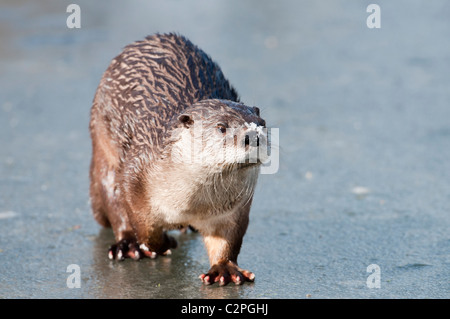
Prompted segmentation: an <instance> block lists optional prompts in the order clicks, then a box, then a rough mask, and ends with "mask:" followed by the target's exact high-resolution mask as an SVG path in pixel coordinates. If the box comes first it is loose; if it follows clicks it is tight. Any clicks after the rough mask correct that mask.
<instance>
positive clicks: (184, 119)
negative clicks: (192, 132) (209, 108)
mask: <svg viewBox="0 0 450 319" xmlns="http://www.w3.org/2000/svg"><path fill="white" fill-rule="evenodd" d="M178 121H180V123H182V124H183V125H184V126H185V127H189V126H191V125H192V124H194V120H193V119H192V117H191V116H190V115H188V114H181V115H180V116H178Z"/></svg>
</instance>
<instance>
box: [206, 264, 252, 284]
mask: <svg viewBox="0 0 450 319" xmlns="http://www.w3.org/2000/svg"><path fill="white" fill-rule="evenodd" d="M199 278H200V280H201V281H203V283H205V284H206V285H210V284H213V283H215V282H219V285H220V286H225V285H227V284H228V283H230V282H234V283H235V284H236V285H242V284H243V283H244V282H245V281H250V282H253V281H254V280H255V274H254V273H252V272H250V271H248V270H244V269H242V268H239V267H238V265H237V264H236V263H234V262H232V261H228V262H225V263H219V264H215V265H213V266H212V267H211V269H210V270H209V271H208V273H206V274H201V275H200V276H199Z"/></svg>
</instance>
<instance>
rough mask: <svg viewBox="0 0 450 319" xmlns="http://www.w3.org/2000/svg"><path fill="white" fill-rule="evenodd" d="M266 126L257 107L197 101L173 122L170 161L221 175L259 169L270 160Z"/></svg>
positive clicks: (170, 133) (224, 101)
mask: <svg viewBox="0 0 450 319" xmlns="http://www.w3.org/2000/svg"><path fill="white" fill-rule="evenodd" d="M265 126H266V123H265V121H264V120H263V119H262V118H261V117H260V111H259V109H258V108H257V107H249V106H246V105H244V104H242V103H237V102H231V101H228V100H218V99H212V100H203V101H200V102H197V103H195V104H193V105H192V106H190V107H188V108H187V109H185V110H184V111H183V113H182V114H179V115H178V116H176V118H174V119H173V120H172V123H171V128H170V129H169V132H168V134H169V136H170V137H171V138H170V140H171V143H170V147H171V150H170V153H171V159H172V161H173V162H175V163H180V164H185V165H190V166H193V167H197V168H201V169H208V171H210V172H218V173H221V172H223V171H232V170H243V169H249V168H258V167H259V165H260V164H261V163H262V162H264V161H265V160H266V159H267V134H266V133H267V132H266V128H265Z"/></svg>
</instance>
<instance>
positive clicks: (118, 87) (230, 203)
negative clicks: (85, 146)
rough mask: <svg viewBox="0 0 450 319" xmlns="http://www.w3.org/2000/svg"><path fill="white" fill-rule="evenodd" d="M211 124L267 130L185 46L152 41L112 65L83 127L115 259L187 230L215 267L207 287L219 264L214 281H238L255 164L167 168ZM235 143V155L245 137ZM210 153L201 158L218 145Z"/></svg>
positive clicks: (207, 62) (169, 38)
mask: <svg viewBox="0 0 450 319" xmlns="http://www.w3.org/2000/svg"><path fill="white" fill-rule="evenodd" d="M218 122H220V123H222V122H226V123H229V124H230V126H239V125H243V123H251V122H253V123H256V124H258V125H261V126H265V122H264V120H262V119H261V118H260V117H259V109H258V108H255V107H253V108H251V107H247V106H245V105H244V104H241V103H239V101H238V96H237V94H236V91H235V90H234V89H233V88H232V87H231V85H230V84H229V83H228V81H227V80H226V79H225V77H224V76H223V74H222V72H221V70H220V68H219V67H218V65H217V64H215V63H214V62H213V61H212V60H211V59H210V58H209V57H208V56H207V55H206V54H205V53H204V52H203V51H201V50H200V49H198V48H197V47H196V46H194V45H193V44H192V43H191V42H190V41H189V40H187V39H186V38H184V37H181V36H178V35H174V34H168V35H154V36H150V37H147V38H146V39H145V40H143V41H138V42H135V43H133V44H131V45H129V46H127V47H126V48H125V49H124V51H123V52H122V53H121V54H120V55H118V56H117V57H116V58H114V59H113V61H112V62H111V64H110V66H109V67H108V69H107V70H106V72H105V73H104V75H103V77H102V79H101V81H100V85H99V87H98V89H97V92H96V95H95V98H94V102H93V106H92V109H91V122H90V131H91V137H92V146H93V154H92V161H91V168H90V178H91V186H90V196H91V202H92V210H93V214H94V217H95V219H96V220H97V221H98V222H99V223H100V224H101V225H102V226H105V227H108V226H111V227H112V229H113V231H114V235H115V237H116V241H117V244H116V246H114V247H113V248H112V250H114V251H113V252H112V254H113V255H116V254H117V252H118V251H120V254H122V253H125V254H128V256H130V257H133V256H141V255H142V253H144V254H146V255H149V254H150V253H149V252H156V253H159V254H161V253H164V252H165V251H167V250H168V249H170V248H174V247H175V246H176V243H175V241H174V240H173V239H172V238H170V237H169V236H167V235H166V234H165V230H167V229H172V228H176V227H180V226H187V225H192V226H193V227H194V228H196V229H198V230H199V231H200V233H201V234H202V235H203V236H204V240H205V245H206V247H207V251H208V255H209V258H210V263H211V266H212V270H211V271H210V272H209V273H208V274H209V275H208V276H207V278H209V277H216V279H214V280H218V279H217V278H218V277H217V276H218V275H214V274H215V271H214V269H216V268H217V267H219V266H217V267H216V265H222V266H220V267H219V268H220V271H218V273H220V274H221V276H235V277H236V273H238V272H239V271H238V270H241V269H240V268H238V267H237V256H238V254H239V250H240V247H241V244H242V238H243V236H244V234H245V231H246V229H247V225H248V216H249V211H250V206H251V202H252V197H253V191H254V187H255V184H256V180H257V175H258V172H259V166H258V164H259V163H257V164H255V165H248V166H246V165H241V166H239V165H235V164H234V163H231V164H230V163H228V164H223V166H221V165H222V164H220V165H219V163H215V162H214V160H212V161H213V162H212V163H209V164H206V167H205V166H201V165H200V166H199V165H193V164H192V165H191V164H184V163H181V162H177V161H176V160H174V158H175V159H176V158H177V156H178V155H174V154H178V153H176V152H177V151H180V146H179V145H184V144H180V143H181V142H180V141H181V140H182V139H183V138H187V137H189V136H191V135H192V134H193V131H194V128H193V124H194V123H202V125H203V133H205V132H206V135H204V136H206V140H208V139H210V138H211V136H216V135H214V134H217V123H218ZM236 134H237V133H236ZM238 137H239V138H238ZM214 138H215V137H214ZM233 140H234V147H240V146H239V145H238V144H237V143H238V140H243V136H241V135H239V134H237V135H235V136H234V139H233ZM177 143H178V144H177ZM202 145H203V144H202ZM213 147H217V150H213V151H212V152H211V154H208V153H206V157H212V156H214V154H215V153H217V151H219V152H220V150H221V147H222V146H221V145H220V143H217V146H213ZM227 147H230V146H229V145H228V146H227ZM182 150H183V146H181V152H182ZM201 152H205V151H203V150H202V151H201ZM210 155H211V156H210ZM173 157H174V158H173ZM208 165H209V166H208ZM142 245H144V246H142ZM138 246H139V247H141V249H138V248H137V247H138ZM147 249H148V251H149V252H148V251H147ZM110 253H111V252H110ZM119 256H121V255H119ZM224 269H225V270H224ZM241 271H242V272H240V274H241V275H242V273H243V276H244V277H246V275H245V274H247V277H248V274H249V272H246V271H243V270H241ZM233 274H234V275H233ZM238 277H239V276H238ZM241 279H242V278H241ZM241 279H237V280H238V281H239V280H241ZM247 279H248V278H247ZM250 279H252V278H250ZM210 280H212V279H210Z"/></svg>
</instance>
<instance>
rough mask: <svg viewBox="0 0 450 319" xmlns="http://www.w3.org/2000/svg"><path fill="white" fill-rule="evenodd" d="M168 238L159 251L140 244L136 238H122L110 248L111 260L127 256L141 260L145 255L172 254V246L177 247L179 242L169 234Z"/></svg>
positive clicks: (153, 256) (154, 256) (149, 256)
mask: <svg viewBox="0 0 450 319" xmlns="http://www.w3.org/2000/svg"><path fill="white" fill-rule="evenodd" d="M167 239H168V243H167V244H166V245H164V247H162V249H160V250H158V251H153V250H151V249H150V248H149V247H148V246H147V245H145V244H140V245H139V244H138V242H137V241H136V240H135V239H122V240H119V241H118V242H117V243H116V244H114V245H112V246H111V247H110V248H109V250H108V258H109V259H111V260H113V259H115V260H124V259H125V258H131V259H134V260H139V259H141V258H144V257H148V258H152V259H154V258H156V257H157V256H158V255H163V256H166V255H170V254H172V251H171V250H170V248H176V246H177V242H176V241H175V239H173V238H172V237H169V236H167Z"/></svg>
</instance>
